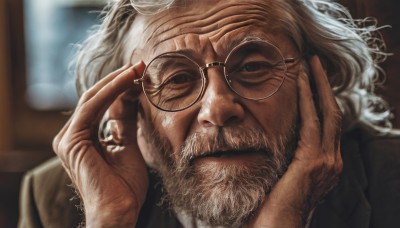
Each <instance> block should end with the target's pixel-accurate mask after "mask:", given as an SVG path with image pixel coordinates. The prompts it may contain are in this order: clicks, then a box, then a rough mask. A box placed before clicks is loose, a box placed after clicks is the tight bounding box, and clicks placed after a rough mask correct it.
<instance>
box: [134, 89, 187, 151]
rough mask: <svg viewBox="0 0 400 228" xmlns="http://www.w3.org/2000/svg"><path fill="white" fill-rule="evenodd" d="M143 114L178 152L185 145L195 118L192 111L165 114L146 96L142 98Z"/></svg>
mask: <svg viewBox="0 0 400 228" xmlns="http://www.w3.org/2000/svg"><path fill="white" fill-rule="evenodd" d="M139 99H140V102H141V104H142V108H143V113H144V115H145V116H146V118H147V119H148V120H149V121H151V122H152V123H153V126H154V130H155V131H156V132H158V133H159V134H160V136H161V137H162V138H163V139H166V140H167V142H169V143H170V145H171V146H172V149H173V151H177V150H178V149H180V148H181V146H182V145H183V142H184V141H185V139H186V136H187V134H188V132H189V130H190V126H191V123H192V121H193V118H194V117H193V116H194V114H192V113H191V112H190V111H188V110H185V111H180V112H164V111H160V110H158V109H157V108H155V107H154V106H153V105H151V104H150V103H149V102H148V100H147V99H146V97H145V96H141V97H140V98H139Z"/></svg>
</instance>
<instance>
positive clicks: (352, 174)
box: [19, 130, 400, 228]
mask: <svg viewBox="0 0 400 228" xmlns="http://www.w3.org/2000/svg"><path fill="white" fill-rule="evenodd" d="M399 148H400V137H399V136H393V135H391V136H374V137H372V136H370V135H368V134H366V133H365V132H363V131H360V130H356V131H353V132H350V133H347V134H345V135H343V137H342V157H343V161H344V168H343V172H342V174H341V178H340V181H339V183H338V185H337V186H336V187H335V188H334V189H333V190H332V191H331V192H330V193H329V194H328V195H327V196H326V197H325V199H324V200H323V201H322V202H321V203H320V204H319V205H318V206H317V208H316V210H315V212H314V215H313V219H312V223H311V227H312V228H317V227H319V228H398V227H400V149H399ZM150 182H151V185H150V186H156V187H150V190H149V193H148V195H147V199H146V203H145V205H144V206H143V208H142V210H141V215H140V220H139V221H138V223H137V227H140V228H141V227H147V228H150V227H154V228H159V227H167V228H168V227H171V228H172V227H180V226H181V225H180V224H179V222H178V220H177V219H176V218H175V216H174V215H173V214H172V213H171V212H168V211H167V210H165V209H164V208H162V207H161V206H160V205H159V204H158V203H159V200H160V195H161V193H160V192H161V191H160V189H159V186H160V185H159V184H156V183H157V182H159V180H157V178H155V177H154V176H153V175H151V180H150ZM70 183H71V181H70V180H69V178H68V176H67V175H66V173H65V172H64V171H63V168H62V167H61V165H60V162H59V161H58V159H57V158H53V159H51V160H50V161H48V162H46V163H44V164H43V165H41V166H39V167H37V168H36V169H34V170H32V171H30V172H28V173H27V174H26V176H25V178H24V181H23V186H22V189H21V204H20V208H21V209H20V221H19V227H29V228H34V227H56V228H62V227H66V228H70V227H77V226H78V224H79V223H80V221H81V219H82V218H81V217H82V216H81V215H80V212H79V210H78V209H77V207H76V205H79V201H78V200H77V199H76V198H74V193H73V190H72V188H71V187H69V184H70Z"/></svg>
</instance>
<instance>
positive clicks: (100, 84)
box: [78, 63, 132, 106]
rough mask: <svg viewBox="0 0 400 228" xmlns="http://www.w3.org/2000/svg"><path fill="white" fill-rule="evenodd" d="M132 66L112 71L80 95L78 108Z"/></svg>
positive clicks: (128, 65)
mask: <svg viewBox="0 0 400 228" xmlns="http://www.w3.org/2000/svg"><path fill="white" fill-rule="evenodd" d="M131 66H132V64H131V63H128V64H126V65H125V66H123V67H121V68H119V69H117V70H115V71H113V72H112V73H110V74H108V75H107V76H106V77H104V78H102V79H101V80H100V81H98V82H97V83H96V84H95V85H94V86H92V87H91V88H90V89H88V90H87V91H86V92H85V93H84V94H82V96H81V98H80V100H79V103H78V106H79V105H80V104H82V103H84V102H86V101H88V100H90V99H91V98H92V97H93V96H94V95H95V94H96V93H97V92H98V91H99V90H100V89H101V88H103V87H104V86H105V85H106V84H108V83H109V82H110V81H111V80H113V79H114V78H115V77H117V76H118V75H119V74H121V73H122V72H124V71H126V70H127V69H128V68H130V67H131Z"/></svg>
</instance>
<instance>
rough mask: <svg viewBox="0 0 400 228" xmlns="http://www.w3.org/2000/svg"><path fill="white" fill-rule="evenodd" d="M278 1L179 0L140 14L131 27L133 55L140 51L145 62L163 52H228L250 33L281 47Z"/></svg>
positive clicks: (137, 55)
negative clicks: (152, 13)
mask: <svg viewBox="0 0 400 228" xmlns="http://www.w3.org/2000/svg"><path fill="white" fill-rule="evenodd" d="M279 1H280V0H245V1H237V0H180V1H177V2H176V3H174V5H173V6H172V7H170V8H169V9H167V10H165V11H163V12H161V13H159V14H157V15H152V16H146V15H138V16H137V18H136V19H135V21H134V22H133V25H132V28H131V33H132V36H131V37H132V40H135V44H134V46H135V47H134V49H135V51H134V58H135V56H136V58H139V55H140V58H142V59H144V60H145V62H146V59H147V60H148V59H151V58H152V57H155V56H156V55H159V54H161V53H164V52H169V51H177V50H179V49H190V50H193V51H194V52H198V53H202V52H204V51H205V50H204V49H210V47H211V49H212V50H213V51H214V52H217V53H226V52H227V51H229V50H231V49H232V48H233V47H234V46H235V45H237V44H239V43H240V42H241V41H243V40H245V39H246V38H248V37H259V38H261V39H265V40H268V41H270V42H271V43H274V44H275V45H276V46H278V47H279V46H281V45H280V44H279V42H278V41H279V40H282V37H283V34H282V32H281V31H282V23H281V21H282V19H281V18H279V15H277V14H278V13H277V12H278V11H279V10H278V9H279V8H281V6H280V5H279V4H277V3H278V2H279ZM139 37H140V38H139ZM280 48H283V49H284V47H280Z"/></svg>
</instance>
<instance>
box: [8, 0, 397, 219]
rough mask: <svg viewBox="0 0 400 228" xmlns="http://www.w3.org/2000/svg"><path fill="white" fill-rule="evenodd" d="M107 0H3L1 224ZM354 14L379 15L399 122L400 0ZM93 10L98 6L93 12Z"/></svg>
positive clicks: (45, 151) (357, 6)
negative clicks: (78, 50) (76, 54)
mask: <svg viewBox="0 0 400 228" xmlns="http://www.w3.org/2000/svg"><path fill="white" fill-rule="evenodd" d="M106 1H107V0H40V1H38V0H0V227H16V224H17V219H18V194H19V187H20V182H21V178H22V176H23V174H24V173H25V172H26V171H27V170H29V169H31V168H33V167H34V166H36V165H37V164H39V163H41V162H43V161H44V160H46V159H48V158H50V157H52V156H54V155H53V152H52V150H51V141H52V138H53V137H54V135H55V134H56V133H57V132H58V130H59V129H60V128H61V127H62V126H63V124H64V123H65V122H66V120H67V119H68V116H67V115H65V114H63V113H62V112H63V111H66V110H71V109H73V106H74V104H75V102H76V99H77V98H76V95H75V91H74V88H73V76H72V75H71V73H70V72H69V71H68V63H69V61H70V59H71V57H72V54H73V50H74V46H73V45H71V44H72V43H76V42H78V41H80V40H82V39H83V38H84V37H85V36H86V32H85V31H86V30H87V29H88V28H89V27H90V26H91V25H92V24H95V23H98V10H99V9H101V8H102V7H103V6H104V5H105V2H106ZM340 2H341V3H343V4H344V5H345V6H347V7H348V8H349V9H350V11H351V12H352V14H353V16H354V17H355V18H364V17H366V16H372V17H376V18H377V19H378V25H379V26H383V25H391V26H392V28H385V29H383V30H382V31H381V32H382V34H383V37H384V39H385V41H386V44H387V48H388V51H389V52H391V53H394V55H393V56H391V57H389V58H388V60H387V61H386V62H384V63H383V64H382V65H381V66H382V68H383V69H384V70H385V71H386V73H387V81H386V83H385V85H386V89H381V90H380V93H381V94H382V95H383V96H384V97H386V99H387V100H388V101H389V102H390V104H391V106H392V107H393V112H394V113H395V115H397V116H398V117H397V118H396V117H395V119H393V123H394V126H395V127H400V96H399V95H400V92H399V88H400V77H399V73H400V67H399V66H400V18H399V17H400V16H399V15H396V14H398V12H400V2H399V1H397V0H340ZM88 12H91V13H88Z"/></svg>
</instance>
